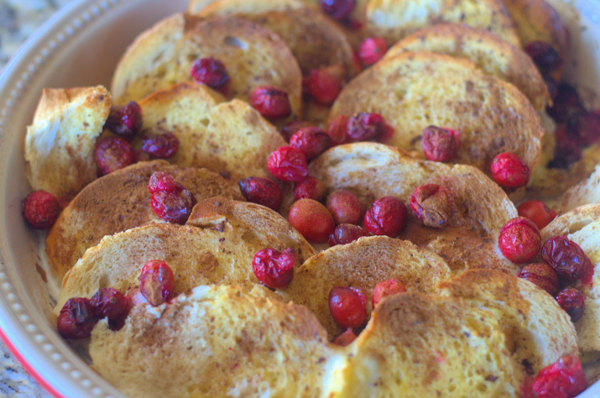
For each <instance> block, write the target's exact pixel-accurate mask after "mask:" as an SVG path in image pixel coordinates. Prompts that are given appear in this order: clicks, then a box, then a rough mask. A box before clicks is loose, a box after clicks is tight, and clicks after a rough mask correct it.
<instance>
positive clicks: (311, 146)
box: [290, 127, 331, 161]
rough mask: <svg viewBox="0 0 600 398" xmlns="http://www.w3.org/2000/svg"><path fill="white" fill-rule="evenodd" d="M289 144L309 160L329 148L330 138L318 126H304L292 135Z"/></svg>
mask: <svg viewBox="0 0 600 398" xmlns="http://www.w3.org/2000/svg"><path fill="white" fill-rule="evenodd" d="M290 146H291V147H292V148H296V149H298V150H299V151H301V152H302V153H303V154H304V156H306V160H308V161H310V160H312V159H314V158H316V157H317V156H319V155H320V154H322V153H323V152H325V151H326V150H328V149H329V148H331V138H329V136H328V135H327V133H325V131H323V130H321V129H320V128H318V127H305V128H302V129H300V130H298V132H297V133H296V134H294V135H293V136H292V138H291V139H290Z"/></svg>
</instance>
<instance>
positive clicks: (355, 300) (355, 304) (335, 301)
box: [329, 287, 367, 329]
mask: <svg viewBox="0 0 600 398" xmlns="http://www.w3.org/2000/svg"><path fill="white" fill-rule="evenodd" d="M329 311H331V315H332V316H333V319H334V320H335V321H336V322H337V323H338V325H340V326H341V327H343V328H346V329H351V328H356V327H359V326H360V325H362V324H363V323H364V322H365V320H366V319H367V295H366V294H365V293H364V292H363V291H361V290H360V289H357V288H353V287H334V288H333V289H331V291H330V292H329Z"/></svg>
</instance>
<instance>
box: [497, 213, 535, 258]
mask: <svg viewBox="0 0 600 398" xmlns="http://www.w3.org/2000/svg"><path fill="white" fill-rule="evenodd" d="M541 245H542V237H541V235H540V231H539V230H538V228H537V227H536V226H535V224H534V223H533V222H532V221H531V220H529V219H527V218H523V217H516V218H513V219H511V220H509V221H508V222H507V223H506V225H504V227H503V228H502V230H501V231H500V237H499V238H498V246H500V251H501V252H502V254H503V255H504V257H506V258H507V259H509V260H510V261H512V262H513V263H517V264H522V263H527V262H529V261H531V260H533V259H534V258H535V256H537V254H538V253H539V252H540V246H541Z"/></svg>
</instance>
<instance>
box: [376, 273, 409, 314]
mask: <svg viewBox="0 0 600 398" xmlns="http://www.w3.org/2000/svg"><path fill="white" fill-rule="evenodd" d="M405 292H406V286H404V283H402V282H400V281H399V280H397V279H393V278H392V279H390V280H387V281H383V282H379V283H378V284H376V285H375V288H374V289H373V297H372V298H371V303H372V305H373V309H375V307H376V306H377V304H379V302H380V301H381V300H382V299H383V298H384V297H385V296H391V295H394V294H398V293H405Z"/></svg>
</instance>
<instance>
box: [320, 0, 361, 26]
mask: <svg viewBox="0 0 600 398" xmlns="http://www.w3.org/2000/svg"><path fill="white" fill-rule="evenodd" d="M355 2H356V0H319V4H320V5H321V9H322V10H323V11H324V12H325V13H326V14H327V15H329V16H330V17H331V18H332V19H335V20H336V21H342V20H344V19H346V18H347V17H348V16H349V15H350V13H351V12H352V9H354V5H355Z"/></svg>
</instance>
